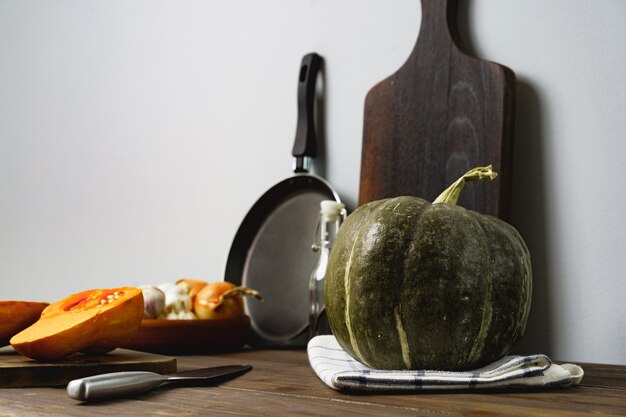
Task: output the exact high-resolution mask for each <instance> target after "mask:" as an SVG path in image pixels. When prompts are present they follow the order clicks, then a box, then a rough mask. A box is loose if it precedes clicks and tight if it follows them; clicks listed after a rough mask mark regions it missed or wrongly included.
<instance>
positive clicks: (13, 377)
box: [0, 347, 176, 388]
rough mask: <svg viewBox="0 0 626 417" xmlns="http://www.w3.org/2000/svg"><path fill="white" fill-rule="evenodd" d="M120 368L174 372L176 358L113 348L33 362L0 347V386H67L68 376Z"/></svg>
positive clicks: (8, 348)
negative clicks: (109, 350)
mask: <svg viewBox="0 0 626 417" xmlns="http://www.w3.org/2000/svg"><path fill="white" fill-rule="evenodd" d="M121 371H152V372H158V373H172V372H176V359H175V358H170V357H167V356H161V355H155V354H151V353H144V352H137V351H133V350H126V349H116V350H114V351H112V352H109V353H107V354H106V355H82V354H76V355H73V356H70V357H68V358H66V359H64V360H62V361H58V362H37V361H34V360H31V359H28V358H26V357H24V356H22V355H20V354H18V353H16V352H15V351H14V350H13V349H12V348H10V347H5V348H2V349H0V388H20V387H50V386H61V385H67V383H68V382H70V381H71V380H72V379H76V378H82V377H85V376H90V375H97V374H103V373H108V372H121Z"/></svg>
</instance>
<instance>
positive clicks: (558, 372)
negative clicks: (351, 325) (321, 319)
mask: <svg viewBox="0 0 626 417" xmlns="http://www.w3.org/2000/svg"><path fill="white" fill-rule="evenodd" d="M307 351H308V354H309V362H310V363H311V367H313V370H314V371H315V373H316V374H317V376H319V377H320V379H321V380H322V381H324V383H325V384H326V385H328V386H329V387H331V388H333V389H337V390H344V389H346V390H360V391H394V390H399V391H422V390H458V389H461V390H470V389H494V388H511V387H557V386H567V385H574V384H578V383H579V382H580V380H581V379H582V377H583V370H582V368H581V367H580V366H577V365H572V364H563V365H556V364H554V363H552V362H551V361H550V359H549V358H548V357H547V356H545V355H532V356H506V357H504V358H502V359H500V360H498V361H496V362H494V363H492V364H491V365H488V366H485V367H483V368H480V369H476V370H474V371H466V372H447V371H393V370H376V369H372V368H369V367H367V366H365V365H363V364H361V363H360V362H358V361H356V360H355V359H354V358H352V357H351V356H350V355H348V354H347V353H346V352H345V351H344V350H343V349H342V348H341V346H339V343H337V340H336V339H335V337H334V336H316V337H314V338H313V339H311V341H310V342H309V344H308V347H307Z"/></svg>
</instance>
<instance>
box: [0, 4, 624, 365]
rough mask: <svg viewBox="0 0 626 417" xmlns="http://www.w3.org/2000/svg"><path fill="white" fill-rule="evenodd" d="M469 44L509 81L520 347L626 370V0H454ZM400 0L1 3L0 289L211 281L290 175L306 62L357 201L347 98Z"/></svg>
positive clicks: (396, 49)
mask: <svg viewBox="0 0 626 417" xmlns="http://www.w3.org/2000/svg"><path fill="white" fill-rule="evenodd" d="M462 3H463V4H462V5H461V7H460V11H459V19H460V24H461V29H462V33H463V35H464V38H465V40H466V43H468V49H469V50H470V51H472V52H473V53H474V54H475V55H477V56H479V57H480V58H483V59H490V60H493V61H496V62H500V63H502V64H505V65H507V66H509V67H510V68H512V69H513V70H514V71H515V72H516V74H517V77H518V80H519V87H518V89H519V91H518V101H517V112H516V142H515V164H514V175H515V179H514V195H513V198H514V213H513V223H514V225H515V226H517V227H518V228H519V229H520V231H521V233H522V235H523V236H524V237H525V238H526V241H527V243H528V245H529V247H530V250H531V252H532V254H533V262H534V273H535V292H534V305H533V309H532V314H531V319H530V323H529V328H528V331H527V335H526V337H525V339H524V340H523V342H522V344H521V349H522V350H527V351H533V352H545V353H548V354H550V355H552V356H553V357H555V358H560V359H568V360H576V361H588V362H605V363H607V362H608V363H621V364H626V347H625V346H626V308H625V307H624V305H625V303H624V297H625V296H626V279H625V271H626V256H625V254H626V251H625V249H626V245H625V244H624V242H625V241H626V225H625V223H626V222H624V220H623V215H622V213H623V211H624V206H625V205H626V187H625V186H624V182H623V181H624V178H626V165H625V164H624V162H623V160H624V157H625V156H626V152H625V151H626V144H625V142H626V137H625V132H626V116H625V114H626V113H625V111H624V102H626V81H625V80H626V78H624V76H625V74H626V72H625V70H626V41H625V40H626V2H624V1H623V0H602V1H599V0H596V1H590V0H552V1H549V2H546V1H543V0H526V1H523V2H522V1H514V0H468V1H466V2H462ZM420 15H421V12H420V6H419V2H418V1H416V0H395V1H380V0H377V1H375V0H367V1H365V0H342V1H340V2H338V1H330V0H263V1H258V0H237V1H210V0H204V1H173V0H172V1H162V0H161V1H160V0H133V1H126V0H124V1H122V0H114V1H107V2H103V1H96V0H81V1H78V0H75V1H67V0H57V1H54V2H50V1H43V0H40V1H35V0H20V1H18V0H12V1H11V0H0V299H29V300H49V301H52V300H55V299H57V298H60V297H63V296H65V295H68V294H70V293H72V292H75V291H78V290H82V289H87V288H93V287H105V286H117V285H127V284H130V285H136V284H141V283H154V284H158V283H161V282H165V281H173V280H176V279H178V278H180V277H195V278H201V279H206V280H209V281H216V280H222V279H223V278H224V277H223V268H224V263H225V260H226V256H227V253H228V249H229V246H230V243H231V240H232V238H233V236H234V233H235V231H236V229H237V227H238V226H239V222H240V221H241V219H242V218H243V216H244V215H245V213H246V212H247V210H248V208H249V207H250V206H251V204H252V203H253V202H254V201H255V200H256V198H257V197H258V196H259V195H260V194H261V193H262V192H263V191H264V190H265V189H266V188H268V187H269V186H270V185H272V184H273V183H275V182H277V181H278V180H280V179H282V178H285V177H287V176H289V175H290V174H291V171H290V169H291V155H290V152H291V146H292V142H293V136H294V131H295V120H296V107H295V98H296V78H297V71H298V67H299V62H300V59H301V57H302V56H303V55H304V54H305V53H307V52H310V51H317V52H318V53H320V54H321V55H322V56H324V58H325V59H326V80H327V100H326V107H327V115H326V137H327V144H326V147H327V170H326V177H327V178H328V179H329V181H330V182H331V183H332V184H333V185H334V186H335V188H336V189H337V190H338V191H339V193H340V194H341V195H342V197H343V198H344V200H346V201H347V202H348V204H349V205H350V206H352V207H354V204H355V202H356V199H357V192H358V179H359V167H360V152H361V138H362V123H363V120H362V118H363V103H364V97H365V94H366V93H367V91H368V89H369V88H370V87H371V86H373V85H374V84H375V83H376V82H378V81H379V80H381V79H383V78H384V77H386V76H388V75H389V74H391V73H392V72H393V71H395V70H396V69H397V68H398V67H399V66H400V65H401V64H402V63H403V62H404V60H405V59H406V57H407V56H408V54H409V52H410V51H411V48H412V46H413V44H414V42H415V38H416V37H417V33H418V29H419V22H420Z"/></svg>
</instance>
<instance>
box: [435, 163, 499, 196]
mask: <svg viewBox="0 0 626 417" xmlns="http://www.w3.org/2000/svg"><path fill="white" fill-rule="evenodd" d="M497 176H498V173H497V172H495V171H494V170H493V169H492V166H491V165H489V166H486V167H476V168H474V169H470V170H469V171H467V172H466V173H465V174H464V175H463V176H462V177H461V178H459V179H458V180H456V181H455V182H454V183H453V184H452V185H451V186H449V187H448V188H446V190H445V191H444V192H443V193H441V194H440V195H439V197H437V198H436V199H435V201H434V202H433V204H435V203H445V204H451V205H455V204H456V202H457V201H458V200H459V195H460V194H461V190H462V189H463V187H464V186H465V182H466V181H480V180H484V179H485V178H489V179H490V180H492V179H494V178H495V177H497Z"/></svg>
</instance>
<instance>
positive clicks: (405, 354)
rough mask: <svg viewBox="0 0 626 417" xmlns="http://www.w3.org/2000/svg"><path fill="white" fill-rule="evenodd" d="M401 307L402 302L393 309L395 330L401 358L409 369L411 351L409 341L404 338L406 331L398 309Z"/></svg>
mask: <svg viewBox="0 0 626 417" xmlns="http://www.w3.org/2000/svg"><path fill="white" fill-rule="evenodd" d="M401 308H402V304H398V306H397V307H396V308H395V309H394V311H393V315H394V317H395V319H396V330H398V336H399V337H400V349H401V350H402V360H403V361H404V365H405V366H406V368H407V369H411V351H410V350H409V341H408V340H407V338H406V331H405V330H404V326H402V318H401V317H400V313H398V311H399V310H400V309H401Z"/></svg>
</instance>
